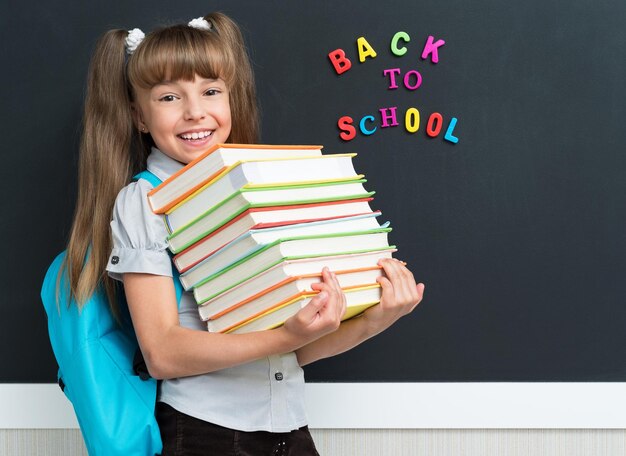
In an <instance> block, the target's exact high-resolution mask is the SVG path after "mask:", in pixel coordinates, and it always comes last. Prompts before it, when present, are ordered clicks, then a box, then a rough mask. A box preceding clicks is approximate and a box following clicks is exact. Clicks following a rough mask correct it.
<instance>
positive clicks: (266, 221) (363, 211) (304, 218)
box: [170, 198, 380, 272]
mask: <svg viewBox="0 0 626 456" xmlns="http://www.w3.org/2000/svg"><path fill="white" fill-rule="evenodd" d="M370 201H371V198H368V199H362V200H348V201H333V202H327V203H319V204H304V205H298V206H279V207H270V208H262V209H255V210H250V211H246V213H245V214H242V216H243V217H237V219H235V220H233V221H232V222H229V223H227V224H226V225H223V226H222V227H220V228H219V229H217V230H215V231H214V232H212V233H210V234H209V235H207V236H205V237H204V238H200V239H199V240H194V241H193V242H192V243H191V244H190V245H189V247H187V248H185V250H183V251H181V252H180V253H178V254H177V255H175V256H174V258H173V260H174V264H175V265H176V267H177V268H178V270H179V271H180V272H185V271H187V270H188V269H190V268H191V267H193V266H195V265H196V264H198V263H199V262H201V261H203V260H204V259H206V258H207V257H208V256H209V255H211V254H213V253H215V252H216V251H217V250H219V249H220V248H223V247H224V246H226V244H228V243H229V242H231V241H233V240H234V239H236V238H238V237H240V236H243V235H245V234H246V233H248V232H249V231H252V232H254V233H257V232H258V233H271V231H268V230H270V229H274V230H278V229H282V228H279V227H284V226H287V225H299V226H300V225H303V224H304V226H309V227H313V226H314V225H307V223H312V222H316V221H318V222H322V221H329V222H330V221H331V220H336V219H339V218H343V217H348V216H357V215H367V214H372V213H373V212H372V209H371V207H370V205H369V202H370ZM376 214H377V215H380V212H376ZM292 229H296V227H293V228H292ZM259 230H262V231H259ZM170 250H171V251H177V249H176V248H175V247H172V246H171V245H170Z"/></svg>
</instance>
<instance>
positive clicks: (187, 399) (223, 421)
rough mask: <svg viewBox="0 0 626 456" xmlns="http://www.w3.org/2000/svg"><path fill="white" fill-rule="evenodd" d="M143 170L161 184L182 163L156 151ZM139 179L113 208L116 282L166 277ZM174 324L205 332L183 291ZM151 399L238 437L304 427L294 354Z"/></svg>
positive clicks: (201, 378) (182, 384)
mask: <svg viewBox="0 0 626 456" xmlns="http://www.w3.org/2000/svg"><path fill="white" fill-rule="evenodd" d="M147 167H148V170H149V171H151V172H152V173H153V174H155V175H156V176H157V177H158V178H159V179H161V180H165V179H167V178H168V177H169V176H171V175H172V174H174V173H175V172H176V171H178V170H179V169H181V168H182V167H183V165H182V164H181V163H179V162H177V161H175V160H173V159H171V158H169V157H168V156H167V155H165V154H164V153H162V152H160V151H159V150H157V149H153V150H152V153H151V154H150V156H149V157H148V166H147ZM151 188H152V186H151V185H150V183H148V182H147V181H145V180H144V179H140V180H139V181H137V182H132V183H130V184H129V185H127V186H126V187H124V188H123V189H122V190H121V191H120V193H119V194H118V196H117V199H116V201H115V207H114V209H113V220H112V221H111V230H112V237H113V251H112V252H111V256H110V258H109V263H108V265H107V271H108V273H109V276H111V277H112V278H114V279H117V280H122V274H124V273H128V272H137V273H149V274H156V275H163V276H169V277H171V276H172V262H171V259H170V256H169V254H168V252H167V243H166V237H167V230H166V228H165V223H164V221H163V219H162V217H161V216H159V215H156V214H154V213H153V212H152V211H151V209H150V206H149V204H148V199H147V193H148V191H149V190H150V189H151ZM178 313H179V319H180V324H181V326H184V327H187V328H193V329H197V330H199V331H206V330H207V328H206V324H205V323H204V322H203V321H202V320H201V319H200V316H199V314H198V306H197V304H196V302H195V301H194V298H193V295H192V294H191V293H189V292H185V293H183V297H182V299H181V302H180V307H179V311H178ZM158 400H159V401H162V402H166V403H167V404H169V405H171V406H172V407H174V408H175V409H177V410H178V411H180V412H183V413H185V414H187V415H190V416H193V417H196V418H199V419H202V420H205V421H208V422H210V423H214V424H218V425H220V426H224V427H228V428H231V429H237V430H241V431H258V430H264V431H270V432H287V431H290V430H293V429H297V428H299V427H302V426H304V425H305V424H306V423H307V418H306V413H305V408H304V373H303V371H302V368H301V367H300V366H299V365H298V361H297V359H296V355H295V353H287V354H283V355H272V356H269V357H267V358H264V359H261V360H258V361H254V362H251V363H248V364H243V365H240V366H236V367H233V368H229V369H223V370H220V371H216V372H212V373H208V374H203V375H196V376H192V377H183V378H178V379H172V380H164V381H162V382H161V387H160V390H159V397H158Z"/></svg>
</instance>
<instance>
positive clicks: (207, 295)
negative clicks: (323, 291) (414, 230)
mask: <svg viewBox="0 0 626 456" xmlns="http://www.w3.org/2000/svg"><path fill="white" fill-rule="evenodd" d="M395 251H396V250H395V249H393V248H387V249H382V250H373V251H370V252H364V253H353V254H347V255H332V256H321V257H315V258H301V259H295V260H284V261H281V262H280V263H278V264H276V265H274V266H272V267H270V268H269V269H266V270H265V271H261V272H260V273H259V274H257V275H254V276H252V277H249V278H247V279H246V280H243V281H241V282H239V283H237V284H234V285H233V286H232V287H231V288H228V289H226V290H224V291H221V292H219V293H216V288H220V285H219V283H220V282H219V280H218V279H216V280H215V281H214V282H213V283H211V284H209V285H213V284H218V285H217V286H216V287H211V286H207V285H201V286H199V287H196V288H194V289H193V294H194V298H195V299H196V302H197V303H198V304H199V305H200V306H201V307H202V306H211V305H212V303H213V302H214V301H217V300H219V301H220V304H216V305H215V308H216V309H220V311H221V310H223V309H226V308H228V307H230V306H231V305H233V304H236V303H238V302H241V301H244V300H247V299H249V298H250V297H251V296H253V295H255V294H257V293H258V292H259V291H260V290H265V289H267V288H268V287H270V286H271V285H272V284H282V283H285V282H288V281H289V280H292V279H293V278H294V277H298V276H306V275H319V274H320V272H321V270H322V268H323V267H324V266H327V267H328V268H329V269H330V270H331V271H335V272H338V271H342V270H354V269H357V268H360V267H373V266H376V265H377V264H378V261H379V260H382V259H384V258H391V256H392V254H393V252H395ZM222 302H223V303H222ZM211 312H213V311H212V310H210V309H205V310H203V311H201V314H206V315H209V314H211ZM214 313H217V311H215V312H214Z"/></svg>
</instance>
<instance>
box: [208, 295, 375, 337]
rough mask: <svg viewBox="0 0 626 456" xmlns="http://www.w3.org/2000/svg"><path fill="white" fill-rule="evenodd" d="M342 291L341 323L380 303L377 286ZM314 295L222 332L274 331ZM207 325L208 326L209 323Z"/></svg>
mask: <svg viewBox="0 0 626 456" xmlns="http://www.w3.org/2000/svg"><path fill="white" fill-rule="evenodd" d="M343 291H344V293H345V295H346V304H347V308H346V313H345V314H344V316H343V318H342V321H345V320H348V319H349V318H352V317H355V316H357V315H359V314H361V313H363V312H364V311H365V310H367V309H368V308H370V307H372V306H373V305H376V304H378V303H379V302H380V297H381V288H380V285H378V284H371V285H366V286H360V287H354V288H346V289H344V290H343ZM316 294H317V293H311V294H305V295H303V296H300V297H298V298H296V299H294V300H293V301H289V302H286V303H281V304H280V305H278V306H276V307H274V308H272V309H269V310H268V311H267V312H265V313H262V314H261V315H258V316H256V317H253V318H251V319H250V320H247V321H245V322H243V323H242V324H239V325H237V326H234V327H230V328H227V329H225V330H224V332H226V333H231V334H243V333H248V332H253V331H265V330H268V329H274V328H276V327H278V326H280V325H282V324H283V323H284V322H285V321H286V320H287V319H288V318H289V317H291V316H293V315H295V314H296V313H298V311H299V310H300V309H302V308H303V307H304V306H306V305H307V304H308V303H309V302H310V301H311V299H313V298H314V297H315V295H316ZM216 321H217V320H216ZM208 323H209V324H210V323H211V321H209V322H208ZM209 330H210V329H209Z"/></svg>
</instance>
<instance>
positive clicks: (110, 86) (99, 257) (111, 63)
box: [65, 30, 139, 312]
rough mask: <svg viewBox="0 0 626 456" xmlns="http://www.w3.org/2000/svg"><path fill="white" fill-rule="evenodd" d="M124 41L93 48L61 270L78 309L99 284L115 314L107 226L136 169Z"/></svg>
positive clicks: (120, 37)
mask: <svg viewBox="0 0 626 456" xmlns="http://www.w3.org/2000/svg"><path fill="white" fill-rule="evenodd" d="M126 36H127V32H126V31H124V30H111V31H109V32H107V33H106V34H105V35H104V36H103V37H102V38H101V39H100V40H99V42H98V44H97V45H96V49H95V51H94V55H93V57H92V60H91V64H90V67H89V74H88V82H87V94H86V99H85V111H84V118H83V134H82V139H81V145H80V155H79V169H78V199H77V203H76V209H75V213H74V220H73V223H72V228H71V233H70V239H69V243H68V247H67V256H66V264H65V266H66V268H67V271H68V277H69V282H70V289H71V295H72V297H73V298H74V299H75V300H76V302H77V303H78V305H79V307H80V306H82V305H83V304H84V303H85V302H86V301H87V299H88V298H89V296H91V294H93V292H94V290H95V289H96V287H97V286H99V285H100V284H102V285H103V286H104V288H105V289H106V292H107V295H108V297H109V302H110V303H111V306H112V309H113V310H114V312H116V310H117V309H116V307H115V305H114V303H115V299H116V296H115V288H116V287H115V284H114V281H113V280H112V279H111V278H109V277H108V275H107V274H106V271H105V268H106V265H107V261H108V257H109V254H110V251H111V248H112V240H111V233H110V227H109V226H110V225H109V224H110V221H111V213H112V210H113V205H114V203H115V198H116V196H117V194H118V192H119V191H120V190H121V189H122V187H124V186H125V185H126V184H127V183H128V182H129V180H130V178H131V173H132V172H133V170H134V169H137V168H139V164H137V163H134V161H136V159H133V158H132V156H131V142H133V141H134V140H133V134H134V129H133V121H132V113H131V109H130V92H129V88H128V83H127V78H126V70H125V59H126V53H125V47H124V40H125V38H126ZM135 134H136V133H135Z"/></svg>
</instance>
